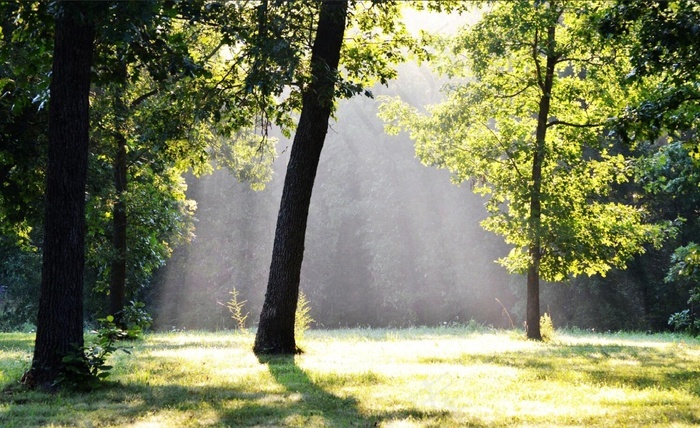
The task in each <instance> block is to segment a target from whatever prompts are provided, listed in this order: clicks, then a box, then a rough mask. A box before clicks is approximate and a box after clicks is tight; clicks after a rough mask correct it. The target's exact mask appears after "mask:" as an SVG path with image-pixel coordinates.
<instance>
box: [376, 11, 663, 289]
mask: <svg viewBox="0 0 700 428" xmlns="http://www.w3.org/2000/svg"><path fill="white" fill-rule="evenodd" d="M598 6H599V5H598V4H596V3H592V2H549V3H547V4H544V3H539V2H531V1H512V2H494V3H493V4H492V5H491V8H490V9H489V10H488V11H487V12H485V13H484V15H483V18H482V20H481V21H480V22H478V23H477V24H475V25H474V26H473V27H471V28H469V27H468V28H465V29H463V30H462V31H461V32H460V33H459V34H458V35H457V36H456V37H454V38H450V39H445V38H440V37H437V36H434V37H432V42H433V44H434V46H435V47H436V48H437V49H438V50H439V51H441V52H442V55H441V56H439V57H438V59H437V60H436V61H435V67H436V69H437V70H438V71H439V72H441V73H443V74H446V75H448V76H450V77H451V78H452V80H451V81H450V83H449V84H448V85H446V86H445V87H444V92H445V101H444V102H442V103H440V104H437V105H432V106H428V107H427V108H426V111H425V112H422V111H420V110H419V109H418V108H416V107H412V106H410V105H408V104H406V103H404V102H402V101H400V100H386V102H385V103H384V104H383V105H382V107H381V110H380V115H381V116H382V117H383V118H384V119H385V121H386V122H387V125H386V129H387V131H388V132H390V133H397V132H399V131H400V130H407V131H408V132H409V133H410V136H411V138H412V139H413V140H414V141H415V147H416V154H417V156H418V157H419V158H420V159H421V161H422V162H423V163H424V164H426V165H431V166H435V167H438V168H444V169H447V170H449V171H450V172H452V173H453V174H454V175H453V180H454V182H455V183H462V182H464V181H470V182H471V185H472V186H473V189H474V191H475V192H477V193H480V194H482V195H488V196H489V199H488V202H487V209H488V212H489V217H488V218H487V219H486V220H484V221H483V222H482V226H483V227H484V228H485V229H487V230H489V231H493V232H496V233H498V234H500V235H502V236H503V237H504V238H505V241H506V242H507V243H508V244H511V245H512V246H513V248H512V250H511V252H510V254H509V255H508V256H507V257H505V258H503V259H501V260H499V262H500V263H502V264H503V265H504V266H506V267H507V269H508V270H509V271H510V272H514V273H524V272H526V271H527V268H528V266H529V263H530V257H529V255H528V248H529V246H530V245H532V243H533V242H540V249H539V251H540V253H541V262H540V263H541V264H540V273H541V275H542V277H543V278H544V279H545V280H562V279H564V278H566V277H567V276H569V275H574V276H575V275H579V274H583V273H585V274H588V275H593V274H605V272H607V271H608V270H609V269H611V268H612V267H620V268H621V267H624V266H625V263H626V261H627V260H629V258H630V257H632V256H633V255H634V254H636V253H639V252H642V251H643V247H642V245H643V244H644V243H646V242H648V241H650V240H654V239H659V238H660V235H659V233H660V229H659V228H658V227H654V226H651V225H648V224H645V223H644V212H643V211H642V210H641V209H639V208H637V207H635V206H631V205H627V204H624V203H620V202H616V201H614V200H613V199H612V198H611V192H612V190H613V189H614V188H615V186H618V185H622V184H624V183H627V182H628V181H629V180H630V178H631V170H630V167H629V163H628V161H627V160H626V159H625V158H624V157H623V156H622V155H621V154H619V153H616V152H615V151H614V150H612V147H613V144H612V141H610V140H609V139H607V138H606V136H607V133H606V129H607V128H606V124H607V123H608V121H609V120H610V119H611V118H613V117H615V116H617V115H618V114H620V113H621V111H622V109H623V107H624V105H625V104H624V103H625V100H626V99H627V98H628V97H629V94H628V93H627V92H626V91H625V89H623V86H621V85H620V79H621V78H622V71H623V69H624V65H625V62H624V59H623V58H620V56H619V51H620V49H622V47H621V46H616V45H612V44H609V43H606V42H605V41H604V40H602V39H601V38H600V37H599V36H598V35H597V33H595V32H593V31H591V20H592V19H594V18H595V16H596V14H597V13H598V9H597V8H598ZM548 31H552V33H550V34H551V35H552V37H551V38H550V40H549V41H548V40H547V35H548ZM548 66H549V67H550V68H551V71H553V84H552V89H551V92H548V93H547V92H545V85H544V82H545V78H546V73H547V69H548ZM544 98H549V102H550V106H549V112H548V113H549V114H548V118H547V121H546V124H545V128H546V137H545V139H544V142H543V150H544V153H543V154H544V158H543V163H542V181H541V191H540V198H541V218H540V221H539V223H533V222H531V221H530V220H531V215H532V214H531V212H530V201H531V197H532V195H533V186H534V178H533V174H532V170H533V157H534V156H535V151H536V150H537V138H536V129H537V128H538V121H537V118H538V114H539V113H540V109H541V108H542V100H543V99H544ZM535 237H538V238H539V240H536V239H535Z"/></svg>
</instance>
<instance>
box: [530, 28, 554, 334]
mask: <svg viewBox="0 0 700 428" xmlns="http://www.w3.org/2000/svg"><path fill="white" fill-rule="evenodd" d="M554 43H555V26H554V25H552V26H550V27H549V28H548V29H547V46H546V51H547V64H546V68H545V74H544V76H542V75H540V76H538V77H539V82H540V89H541V90H542V97H541V98H540V105H539V111H538V114H537V130H536V132H535V149H534V153H533V159H532V193H531V195H530V219H529V227H530V246H529V248H528V253H529V256H530V264H529V266H528V271H527V311H526V312H527V314H526V322H527V337H528V338H529V339H535V340H542V334H541V333H540V261H541V259H542V231H541V222H542V165H543V164H544V159H545V156H546V146H545V139H546V136H547V120H548V118H549V108H550V100H551V94H552V86H553V83H554V67H555V65H556V62H557V58H556V57H555V55H554ZM535 45H537V44H536V43H535ZM535 49H536V48H535ZM533 55H534V56H535V61H537V51H536V50H535V52H533Z"/></svg>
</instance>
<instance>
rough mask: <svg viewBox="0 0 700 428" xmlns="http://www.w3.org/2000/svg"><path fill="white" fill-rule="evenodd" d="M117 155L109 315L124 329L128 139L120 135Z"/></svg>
mask: <svg viewBox="0 0 700 428" xmlns="http://www.w3.org/2000/svg"><path fill="white" fill-rule="evenodd" d="M116 141H117V153H116V156H115V158H114V186H115V190H116V193H117V195H116V197H117V198H116V202H115V203H114V211H113V213H112V225H113V228H114V236H113V241H112V244H113V246H114V259H113V260H112V268H111V271H110V275H111V276H110V281H109V313H110V314H111V315H112V316H114V319H115V322H116V324H117V325H118V326H120V327H122V328H124V327H125V326H124V323H123V317H122V315H123V310H124V298H125V296H126V228H127V219H126V202H125V201H124V197H125V196H126V195H125V194H126V166H127V165H126V157H127V153H126V139H125V138H124V136H123V135H121V134H118V135H117V137H116Z"/></svg>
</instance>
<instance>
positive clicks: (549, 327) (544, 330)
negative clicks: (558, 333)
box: [540, 312, 554, 342]
mask: <svg viewBox="0 0 700 428" xmlns="http://www.w3.org/2000/svg"><path fill="white" fill-rule="evenodd" d="M540 335H541V336H542V340H543V341H545V342H549V341H550V340H552V339H553V338H554V324H552V318H551V317H550V316H549V314H548V313H546V312H545V313H544V315H542V317H540Z"/></svg>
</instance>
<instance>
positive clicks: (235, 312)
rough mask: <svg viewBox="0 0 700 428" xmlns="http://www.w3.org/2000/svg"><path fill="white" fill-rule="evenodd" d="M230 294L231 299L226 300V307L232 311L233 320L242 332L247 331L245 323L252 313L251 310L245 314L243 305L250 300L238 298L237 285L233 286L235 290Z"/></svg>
mask: <svg viewBox="0 0 700 428" xmlns="http://www.w3.org/2000/svg"><path fill="white" fill-rule="evenodd" d="M230 294H231V300H229V301H228V302H226V307H227V308H228V310H229V311H230V312H231V318H233V320H234V321H236V326H237V327H238V329H239V330H240V331H241V332H243V333H245V332H246V327H245V324H246V321H247V319H248V315H250V312H246V313H245V314H244V313H243V307H244V305H245V304H246V303H247V302H248V301H247V300H240V299H239V298H238V290H236V287H233V290H232V291H231V292H230Z"/></svg>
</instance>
